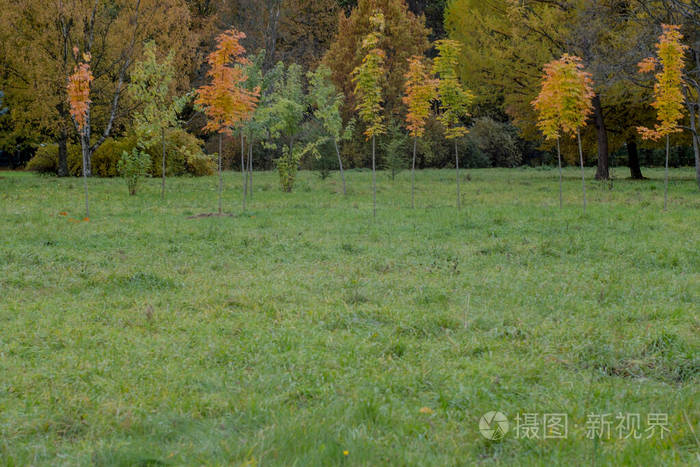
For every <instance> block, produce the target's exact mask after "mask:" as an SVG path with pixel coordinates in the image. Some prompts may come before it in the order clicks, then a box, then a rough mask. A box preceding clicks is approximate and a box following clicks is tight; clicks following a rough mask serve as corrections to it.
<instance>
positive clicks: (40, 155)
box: [27, 143, 83, 177]
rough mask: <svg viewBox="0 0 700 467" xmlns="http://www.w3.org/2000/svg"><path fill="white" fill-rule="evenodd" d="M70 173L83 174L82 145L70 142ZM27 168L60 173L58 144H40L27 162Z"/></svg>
mask: <svg viewBox="0 0 700 467" xmlns="http://www.w3.org/2000/svg"><path fill="white" fill-rule="evenodd" d="M67 151H68V173H69V174H70V175H74V176H76V177H77V176H80V175H82V174H83V156H82V153H81V149H80V146H79V145H77V144H68V148H67ZM27 170H30V171H32V172H38V173H51V174H56V173H58V144H55V143H54V144H45V145H43V146H39V148H38V149H37V150H36V154H34V157H32V158H31V160H30V161H29V162H28V163H27Z"/></svg>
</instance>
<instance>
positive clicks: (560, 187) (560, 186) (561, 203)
mask: <svg viewBox="0 0 700 467" xmlns="http://www.w3.org/2000/svg"><path fill="white" fill-rule="evenodd" d="M557 159H558V160H559V209H561V208H562V207H563V206H564V197H563V194H562V173H561V146H560V144H559V138H557Z"/></svg>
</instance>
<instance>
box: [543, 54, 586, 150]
mask: <svg viewBox="0 0 700 467" xmlns="http://www.w3.org/2000/svg"><path fill="white" fill-rule="evenodd" d="M594 96H595V92H594V91H593V80H592V78H591V75H590V73H587V72H585V71H584V70H583V63H582V62H581V59H580V58H579V57H576V56H574V55H569V54H564V55H563V56H562V57H561V58H560V59H559V60H554V61H552V62H550V63H548V64H546V65H545V66H544V75H543V76H542V90H541V91H540V94H539V96H537V99H535V100H534V101H533V102H532V105H533V106H534V107H535V110H537V112H538V114H539V117H538V123H537V126H538V128H539V129H540V130H541V131H542V133H543V134H544V135H545V137H546V138H547V139H550V140H551V139H557V138H559V136H560V130H561V131H563V132H564V133H568V134H569V135H571V136H572V137H573V136H576V134H577V132H578V130H579V129H581V128H582V127H584V126H585V125H586V120H587V119H588V117H589V116H590V115H591V113H592V112H593V104H592V101H593V97H594Z"/></svg>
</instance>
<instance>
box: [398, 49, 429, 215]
mask: <svg viewBox="0 0 700 467" xmlns="http://www.w3.org/2000/svg"><path fill="white" fill-rule="evenodd" d="M429 69H430V68H429V67H428V66H427V65H426V63H425V59H424V58H423V57H419V56H417V55H414V56H413V57H411V58H409V59H408V72H407V73H406V84H405V93H404V96H403V103H404V104H406V107H407V109H408V111H407V112H406V127H407V128H408V131H409V133H410V134H411V137H413V164H412V165H411V208H415V184H416V146H417V144H418V138H421V137H422V136H423V134H424V133H425V124H426V122H427V121H428V117H430V110H431V108H432V105H433V101H434V100H435V99H437V86H438V82H437V80H436V79H434V78H433V77H432V76H431V75H430V73H429V71H428V70H429Z"/></svg>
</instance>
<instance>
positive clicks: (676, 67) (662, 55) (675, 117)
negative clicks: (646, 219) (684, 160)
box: [637, 24, 688, 211]
mask: <svg viewBox="0 0 700 467" xmlns="http://www.w3.org/2000/svg"><path fill="white" fill-rule="evenodd" d="M682 40H683V35H682V34H681V32H680V26H676V25H670V24H664V25H663V32H662V33H661V36H660V37H659V42H658V43H657V44H656V54H657V56H658V58H657V57H649V58H647V59H645V60H642V61H641V62H640V63H639V71H640V72H642V73H651V72H653V71H655V70H656V68H657V66H658V65H660V66H661V71H659V72H658V73H657V74H656V76H655V78H656V83H655V84H654V102H652V103H651V106H652V107H654V109H656V118H657V120H658V123H657V124H656V125H655V126H654V128H645V127H638V128H637V130H638V131H639V133H640V134H641V135H642V138H643V139H651V140H654V141H657V140H659V139H660V138H662V137H664V136H665V137H666V172H665V178H664V211H665V210H666V209H667V208H668V155H669V152H670V149H671V148H670V145H671V134H672V133H677V132H680V131H681V128H680V127H679V126H678V122H679V120H680V119H682V118H683V101H684V100H683V68H684V62H683V55H684V54H685V51H686V49H687V48H688V46H686V45H684V44H682V43H681V41H682Z"/></svg>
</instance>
